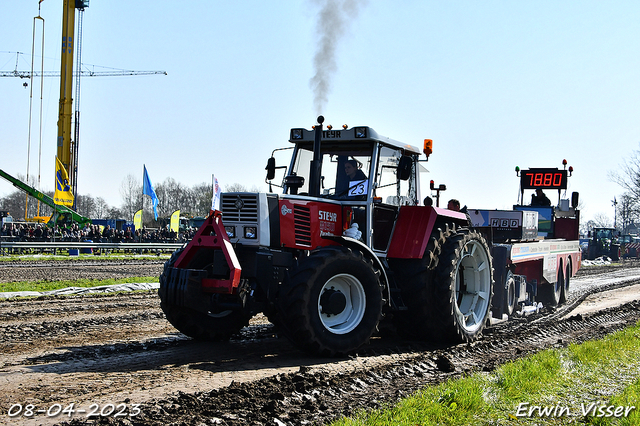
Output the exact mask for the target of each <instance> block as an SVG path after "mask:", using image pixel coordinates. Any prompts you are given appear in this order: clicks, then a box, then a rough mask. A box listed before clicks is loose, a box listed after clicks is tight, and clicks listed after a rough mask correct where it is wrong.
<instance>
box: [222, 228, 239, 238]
mask: <svg viewBox="0 0 640 426" xmlns="http://www.w3.org/2000/svg"><path fill="white" fill-rule="evenodd" d="M224 230H225V231H227V236H228V237H229V238H235V237H236V227H235V226H225V227H224Z"/></svg>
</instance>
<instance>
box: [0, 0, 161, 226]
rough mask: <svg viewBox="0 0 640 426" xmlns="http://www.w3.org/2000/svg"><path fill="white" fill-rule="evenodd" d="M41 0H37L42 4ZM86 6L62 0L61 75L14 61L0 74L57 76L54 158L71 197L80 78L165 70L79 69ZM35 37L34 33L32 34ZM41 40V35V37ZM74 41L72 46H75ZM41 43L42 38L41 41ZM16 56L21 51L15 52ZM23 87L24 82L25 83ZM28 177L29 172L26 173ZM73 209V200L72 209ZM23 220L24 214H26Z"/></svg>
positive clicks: (77, 0) (82, 0) (74, 185)
mask: <svg viewBox="0 0 640 426" xmlns="http://www.w3.org/2000/svg"><path fill="white" fill-rule="evenodd" d="M42 1H43V0H40V3H42ZM87 7H89V0H63V12H62V45H61V61H60V72H59V73H57V72H53V71H41V72H37V71H33V70H32V71H18V69H17V63H18V61H17V60H16V69H15V70H14V71H9V72H7V71H3V72H0V77H20V78H29V79H31V78H33V77H57V76H60V102H59V109H58V136H57V140H56V143H57V156H58V159H59V160H60V162H61V163H62V165H63V166H64V168H65V169H66V170H67V172H68V175H69V185H70V186H71V190H72V193H73V194H76V193H77V187H78V183H77V175H78V142H79V123H80V107H79V105H80V102H79V100H80V77H81V76H91V77H95V76H127V75H152V74H164V75H166V74H167V73H166V72H165V71H130V70H112V71H105V72H99V71H98V72H95V71H83V70H81V69H80V66H81V52H82V16H83V14H84V9H85V8H87ZM76 9H78V10H79V12H80V14H79V15H78V32H77V37H75V36H74V32H75V22H76ZM34 34H35V33H34ZM43 37H44V36H43ZM74 40H75V45H74ZM43 42H44V39H43ZM74 48H75V49H76V50H77V52H78V54H77V58H76V60H77V68H78V70H77V71H76V73H75V77H76V82H75V83H76V86H75V96H76V103H75V132H74V138H73V139H72V138H71V123H72V119H73V116H74V114H73V98H72V96H73V77H74V72H73V59H74V56H73V53H74V52H73V50H74ZM17 54H18V55H19V54H20V52H17ZM24 84H25V87H26V85H27V83H24ZM27 174H28V172H27ZM27 177H28V176H27ZM73 207H74V208H75V201H74V206H73ZM25 217H26V213H25Z"/></svg>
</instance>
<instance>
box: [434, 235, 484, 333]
mask: <svg viewBox="0 0 640 426" xmlns="http://www.w3.org/2000/svg"><path fill="white" fill-rule="evenodd" d="M433 292H434V294H433V301H434V303H433V305H432V306H431V309H432V310H433V315H432V318H433V319H432V329H433V330H434V332H435V337H436V339H437V340H441V341H450V342H469V341H473V340H475V339H477V338H478V337H479V336H480V335H481V333H482V330H483V329H484V327H485V325H486V323H487V321H488V318H489V314H490V309H491V299H492V297H493V266H492V261H491V255H490V254H489V247H488V245H487V242H486V241H485V239H484V237H482V235H480V234H479V233H477V232H474V231H469V230H468V229H460V230H459V231H458V232H456V233H452V234H451V235H450V236H448V238H447V239H446V241H445V243H444V244H443V246H442V253H441V254H440V259H439V262H438V266H437V268H436V270H435V276H434V281H433Z"/></svg>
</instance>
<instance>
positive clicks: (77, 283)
mask: <svg viewBox="0 0 640 426" xmlns="http://www.w3.org/2000/svg"><path fill="white" fill-rule="evenodd" d="M153 282H158V277H132V278H120V279H107V280H89V279H83V280H67V281H49V280H39V281H17V282H11V283H0V293H5V292H14V291H51V290H59V289H61V288H67V287H83V288H84V287H99V286H103V285H113V284H124V283H153Z"/></svg>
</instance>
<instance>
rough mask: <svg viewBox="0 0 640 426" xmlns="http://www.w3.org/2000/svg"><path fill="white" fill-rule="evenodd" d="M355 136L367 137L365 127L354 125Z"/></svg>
mask: <svg viewBox="0 0 640 426" xmlns="http://www.w3.org/2000/svg"><path fill="white" fill-rule="evenodd" d="M354 130H355V134H356V138H366V137H367V128H366V127H355V128H354Z"/></svg>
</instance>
